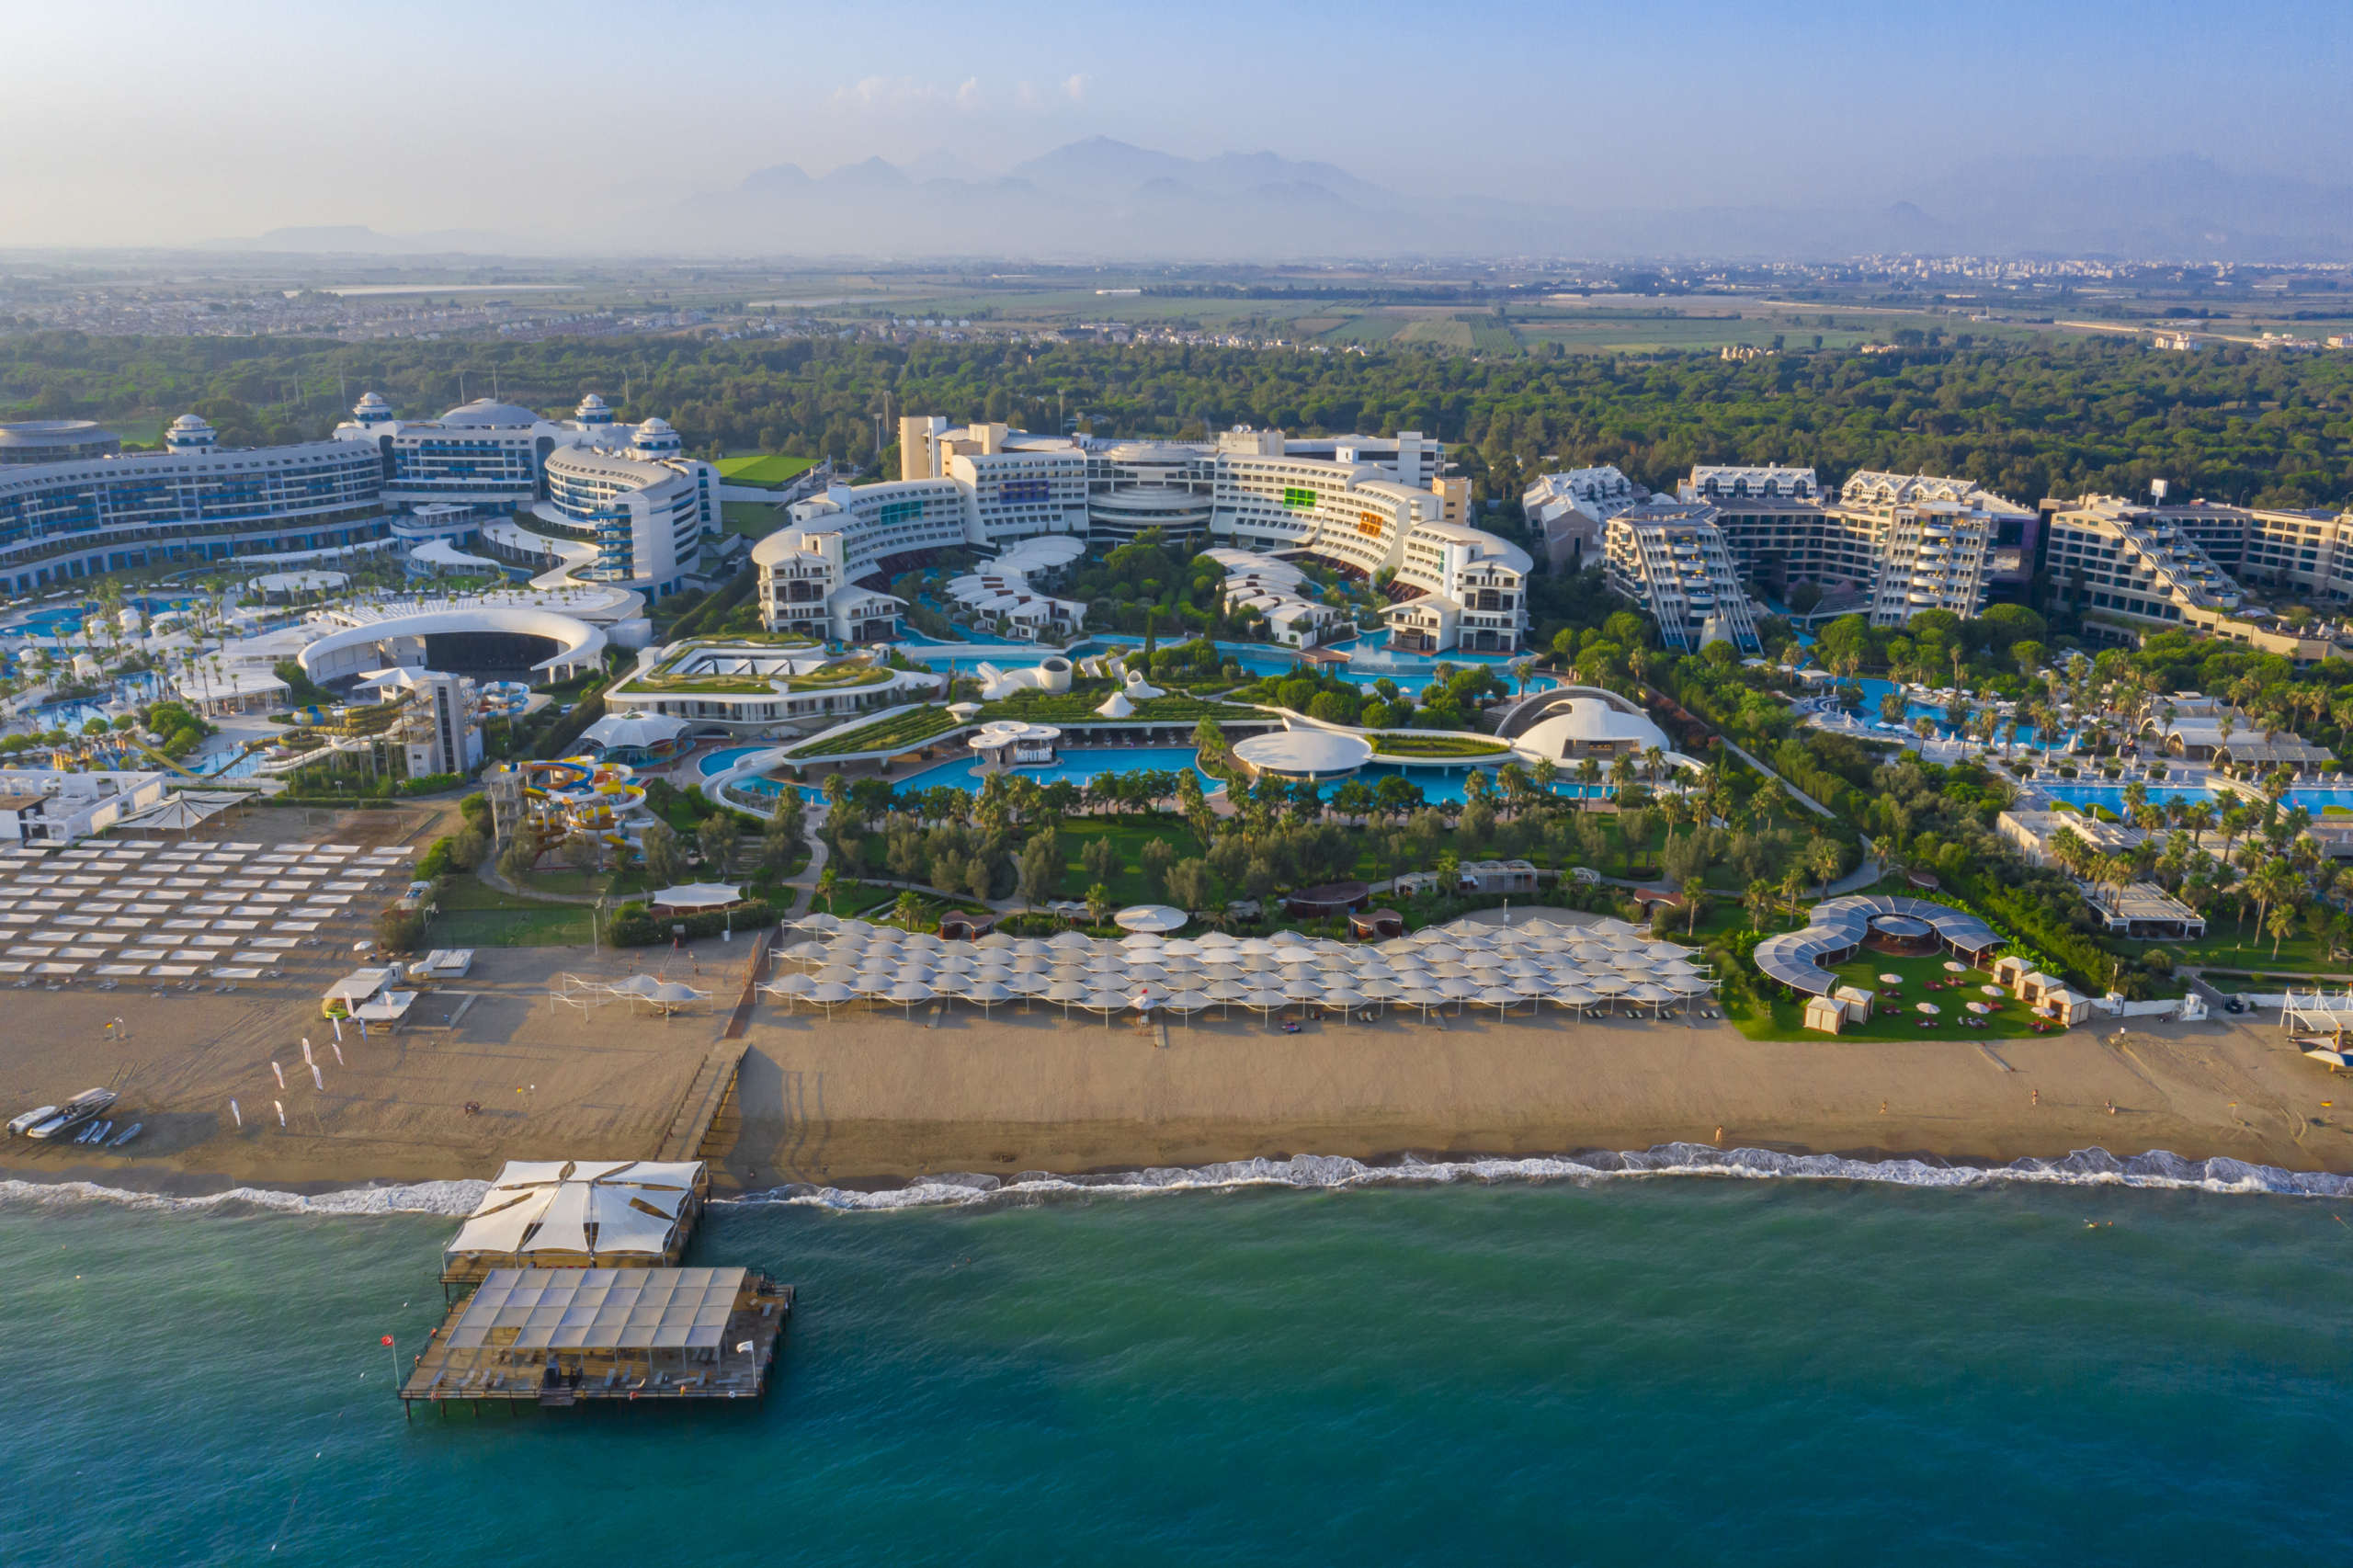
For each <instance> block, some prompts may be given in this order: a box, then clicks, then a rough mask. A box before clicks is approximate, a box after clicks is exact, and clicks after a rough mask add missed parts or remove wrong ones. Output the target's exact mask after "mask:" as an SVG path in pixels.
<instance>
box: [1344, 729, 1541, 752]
mask: <svg viewBox="0 0 2353 1568" xmlns="http://www.w3.org/2000/svg"><path fill="white" fill-rule="evenodd" d="M1365 738H1366V739H1368V740H1370V742H1371V743H1372V749H1373V750H1374V751H1376V752H1379V753H1381V754H1382V755H1383V756H1498V755H1500V754H1501V753H1504V752H1507V751H1509V750H1510V749H1511V746H1510V744H1508V743H1507V742H1504V741H1482V740H1472V739H1471V738H1470V737H1469V736H1467V735H1437V734H1415V733H1413V732H1411V731H1399V730H1381V731H1378V732H1376V733H1372V734H1370V735H1368V736H1366V737H1365Z"/></svg>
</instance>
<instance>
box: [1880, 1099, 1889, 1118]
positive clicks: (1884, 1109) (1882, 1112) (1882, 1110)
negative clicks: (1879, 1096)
mask: <svg viewBox="0 0 2353 1568" xmlns="http://www.w3.org/2000/svg"><path fill="white" fill-rule="evenodd" d="M1879 1113H1880V1115H1881V1116H1885V1115H1886V1114H1887V1102H1886V1101H1885V1100H1881V1101H1880V1102H1879Z"/></svg>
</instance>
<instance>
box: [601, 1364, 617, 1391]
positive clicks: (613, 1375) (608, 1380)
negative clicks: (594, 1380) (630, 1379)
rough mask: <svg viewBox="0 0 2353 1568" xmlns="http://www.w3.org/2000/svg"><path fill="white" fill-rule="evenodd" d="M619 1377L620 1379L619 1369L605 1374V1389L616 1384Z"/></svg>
mask: <svg viewBox="0 0 2353 1568" xmlns="http://www.w3.org/2000/svg"><path fill="white" fill-rule="evenodd" d="M620 1377H621V1369H620V1368H619V1367H615V1368H614V1369H612V1370H611V1371H609V1372H607V1373H606V1374H605V1385H604V1386H605V1387H607V1388H611V1387H612V1386H613V1385H614V1384H615V1383H617V1382H619V1381H620Z"/></svg>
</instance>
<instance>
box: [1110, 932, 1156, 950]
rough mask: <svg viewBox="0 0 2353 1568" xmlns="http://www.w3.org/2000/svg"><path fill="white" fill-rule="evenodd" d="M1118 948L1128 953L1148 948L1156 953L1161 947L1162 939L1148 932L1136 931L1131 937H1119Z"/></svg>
mask: <svg viewBox="0 0 2353 1568" xmlns="http://www.w3.org/2000/svg"><path fill="white" fill-rule="evenodd" d="M1120 946H1121V947H1123V948H1125V949H1128V951H1130V952H1131V953H1132V952H1135V951H1137V950H1138V949H1143V948H1150V949H1154V951H1157V950H1158V949H1160V947H1161V946H1162V938H1161V937H1157V936H1155V935H1154V934H1153V933H1152V932H1150V931H1138V932H1136V933H1134V934H1133V935H1132V936H1127V937H1120Z"/></svg>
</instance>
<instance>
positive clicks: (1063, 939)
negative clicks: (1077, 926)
mask: <svg viewBox="0 0 2353 1568" xmlns="http://www.w3.org/2000/svg"><path fill="white" fill-rule="evenodd" d="M1046 946H1048V947H1050V948H1084V949H1089V950H1092V949H1093V948H1094V946H1095V938H1094V937H1085V936H1081V935H1080V934H1079V933H1078V932H1076V931H1057V932H1055V933H1054V934H1053V935H1052V936H1051V937H1047V938H1046Z"/></svg>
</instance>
